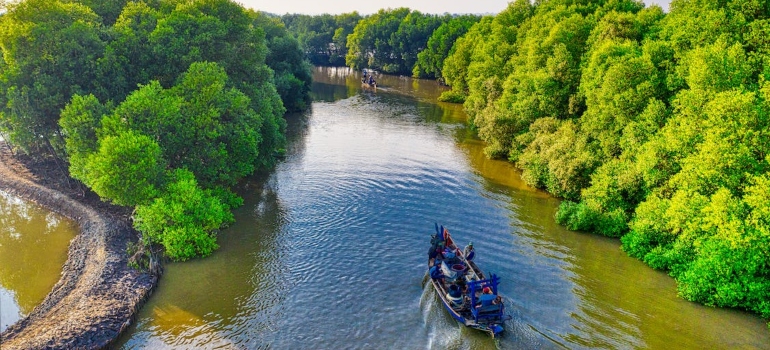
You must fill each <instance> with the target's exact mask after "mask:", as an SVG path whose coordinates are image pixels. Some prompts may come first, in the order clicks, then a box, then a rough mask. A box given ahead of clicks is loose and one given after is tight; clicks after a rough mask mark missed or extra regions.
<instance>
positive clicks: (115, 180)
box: [77, 130, 165, 206]
mask: <svg viewBox="0 0 770 350" xmlns="http://www.w3.org/2000/svg"><path fill="white" fill-rule="evenodd" d="M164 169H165V162H164V160H163V158H162V156H161V149H160V146H159V145H158V144H157V143H156V142H155V141H154V140H153V139H152V138H150V137H148V136H145V135H141V134H138V133H135V132H133V131H131V130H128V131H125V132H122V133H120V134H117V135H115V136H107V137H104V138H102V139H101V140H100V141H99V149H98V150H97V151H96V152H95V153H93V154H91V155H90V156H89V157H88V159H87V160H86V162H85V164H84V166H83V169H82V170H78V171H77V174H82V175H83V177H82V178H81V179H80V180H82V181H83V183H85V184H86V185H88V186H89V187H91V189H92V190H94V192H96V194H98V195H99V196H100V197H102V198H104V199H108V200H110V201H112V202H113V203H115V204H118V205H126V206H134V205H139V204H145V203H148V202H150V201H151V200H152V199H153V198H154V197H155V196H157V192H158V187H159V185H160V184H161V183H162V177H161V176H162V174H163V170H164Z"/></svg>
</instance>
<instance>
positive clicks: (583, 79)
mask: <svg viewBox="0 0 770 350" xmlns="http://www.w3.org/2000/svg"><path fill="white" fill-rule="evenodd" d="M768 23H770V5H768V3H767V2H764V1H757V0H675V1H674V2H673V3H672V4H671V12H670V13H668V14H664V13H663V12H662V10H661V9H660V8H658V7H651V8H643V7H642V5H641V3H640V2H636V1H629V0H617V1H615V0H613V1H602V0H594V1H573V0H548V1H539V2H535V4H534V5H530V4H529V2H528V1H519V2H515V3H512V4H510V5H509V7H508V9H507V10H506V11H504V12H502V13H500V14H498V15H497V16H495V17H494V18H491V19H490V18H484V19H482V20H481V21H480V22H478V23H477V24H475V25H474V26H473V27H471V29H470V30H469V31H468V32H467V33H466V34H465V35H464V36H463V37H461V38H459V39H457V41H456V42H455V47H454V49H453V52H452V54H451V55H450V56H449V57H447V58H446V60H445V63H444V68H443V72H442V73H443V76H444V77H445V78H446V81H447V83H448V84H449V85H451V86H452V88H453V90H452V92H451V93H447V98H449V97H452V96H458V98H459V97H465V103H464V107H465V109H466V111H467V112H468V114H469V117H470V121H469V122H470V123H471V124H472V126H474V127H475V130H477V131H478V134H479V137H480V138H481V139H483V140H484V141H485V142H486V143H487V148H486V149H485V152H486V153H487V154H488V155H489V156H491V157H499V158H508V159H509V160H510V161H512V162H515V163H516V165H517V166H518V167H519V168H521V169H522V178H523V179H524V180H525V181H526V182H527V183H529V184H530V185H533V186H536V187H540V188H544V189H546V190H548V191H549V192H551V193H552V194H554V195H556V196H559V197H563V198H565V199H567V201H564V202H563V203H562V205H561V206H560V208H559V211H558V213H557V214H556V220H557V221H558V222H559V223H561V224H563V225H565V226H567V227H568V228H570V229H573V230H581V231H592V232H597V233H600V234H603V235H607V236H612V237H621V242H622V248H623V249H624V250H625V251H626V252H627V253H628V254H629V255H631V256H634V257H636V258H639V259H641V260H643V261H644V262H645V263H647V264H649V265H650V266H652V267H653V268H656V269H662V270H667V271H668V272H669V273H670V274H671V275H672V276H673V277H674V278H676V279H677V281H678V282H679V293H680V295H681V296H682V297H684V298H687V299H690V300H695V301H699V302H702V303H705V304H708V305H715V306H726V307H736V308H743V309H747V310H752V311H754V312H757V313H759V314H761V315H762V316H764V317H769V316H770V238H768V237H770V234H768V232H770V231H768V226H767V224H768V219H767V218H768V217H770V210H768V209H767V208H768V206H767V203H770V200H768V198H770V197H769V196H768V191H767V188H770V187H769V185H770V180H768V174H769V173H768V171H770V163H769V161H770V156H768V154H770V133H768V131H767V130H769V129H770V128H769V127H770V125H769V124H768V123H770V102H768V101H770V84H768V83H767V82H768V81H770V69H768V68H767V67H768V62H770V41H768V40H767V37H768V33H770V25H768Z"/></svg>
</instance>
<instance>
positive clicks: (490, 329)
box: [428, 224, 510, 338]
mask: <svg viewBox="0 0 770 350" xmlns="http://www.w3.org/2000/svg"><path fill="white" fill-rule="evenodd" d="M436 248H438V249H442V250H443V251H444V253H443V256H442V254H438V255H437V256H436V258H435V259H429V261H428V269H429V270H428V274H429V276H430V280H431V284H432V285H433V288H434V289H435V290H436V293H438V295H439V298H440V299H441V302H442V303H443V304H444V307H445V308H446V309H447V311H449V314H450V315H452V318H454V319H455V320H457V322H459V323H460V324H463V325H465V326H467V327H470V328H474V329H478V330H480V331H483V332H486V333H488V334H489V335H491V336H492V337H493V338H494V337H497V336H499V335H500V334H501V333H502V332H503V330H504V329H505V328H504V323H505V321H507V320H509V319H510V316H507V315H506V314H505V305H504V304H503V302H502V298H501V297H500V296H499V295H498V293H497V286H498V284H499V283H500V277H498V276H497V275H495V274H492V275H491V276H489V277H487V276H485V275H484V273H483V272H482V271H481V269H479V267H478V266H477V265H476V263H475V262H473V261H472V260H467V259H466V258H465V256H464V255H463V252H462V251H461V250H460V249H459V248H458V247H457V246H456V245H455V243H454V241H453V240H452V237H451V236H450V235H449V231H447V230H446V229H444V227H443V226H441V228H439V227H438V224H436V234H435V235H433V239H432V240H431V249H436ZM434 265H435V266H436V269H439V270H440V271H441V275H442V277H441V278H434V277H436V272H435V270H434V269H433V266H434Z"/></svg>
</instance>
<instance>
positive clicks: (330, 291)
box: [118, 68, 770, 349]
mask: <svg viewBox="0 0 770 350" xmlns="http://www.w3.org/2000/svg"><path fill="white" fill-rule="evenodd" d="M358 74H359V73H358V72H351V71H349V70H347V69H344V68H316V69H315V70H314V80H315V81H314V83H313V95H314V99H315V102H314V103H313V105H312V110H311V111H309V112H308V113H305V114H302V115H294V116H289V117H288V120H289V146H288V148H287V156H286V158H285V160H283V161H282V162H281V163H280V164H279V165H278V166H277V168H276V169H275V170H274V171H272V172H271V173H268V174H261V175H258V176H255V177H254V178H253V179H251V180H250V181H246V182H244V183H243V185H242V186H240V188H239V189H238V190H239V193H240V194H241V195H242V196H244V199H245V204H244V206H242V207H241V208H239V209H237V210H236V212H235V214H236V220H237V222H236V223H235V224H234V225H232V226H231V227H229V228H227V229H225V230H223V231H222V232H221V234H220V235H219V238H218V240H219V244H220V245H221V248H220V249H219V250H218V251H216V252H215V253H214V254H213V255H212V256H211V257H209V258H206V259H198V260H194V261H190V262H185V263H172V264H168V265H167V266H166V270H165V273H164V275H163V277H162V278H161V280H160V283H159V286H158V289H157V290H156V292H155V293H154V294H153V296H152V297H151V298H150V300H149V302H148V303H147V304H146V305H145V306H144V307H143V308H142V310H141V312H140V314H139V316H138V318H137V321H136V322H135V324H134V325H133V326H132V328H131V329H130V331H129V332H128V333H127V334H125V335H124V336H123V337H122V338H121V339H120V342H119V344H118V347H121V348H124V349H138V348H152V349H157V348H249V349H255V348H271V349H494V348H501V349H551V348H554V349H556V348H565V347H566V348H607V349H726V348H730V349H762V348H764V349H768V348H770V331H768V327H767V325H766V323H765V321H763V320H762V319H760V318H759V317H756V316H754V315H751V314H748V313H745V312H741V311H736V310H725V309H714V308H709V307H704V306H701V305H697V304H694V303H690V302H687V301H685V300H682V299H679V298H677V297H676V285H675V282H674V281H673V280H672V279H671V278H670V277H668V276H667V275H666V274H665V273H663V272H660V271H655V270H652V269H650V268H649V267H647V266H646V265H644V264H642V263H641V262H639V261H637V260H635V259H632V258H629V257H628V256H626V254H625V253H623V252H622V251H621V250H620V243H619V241H618V240H616V239H608V238H604V237H600V236H597V235H593V234H585V233H578V232H572V231H568V230H566V229H564V228H563V227H561V226H559V225H557V224H555V223H554V219H553V216H554V213H555V211H556V208H557V206H558V204H559V201H558V200H557V199H554V198H552V197H550V196H549V195H547V194H546V193H543V192H541V191H538V190H535V189H532V188H530V187H528V186H526V185H525V184H524V183H523V182H522V181H521V179H520V177H519V173H518V172H517V170H516V169H515V168H513V167H512V166H511V165H510V164H508V163H506V162H502V161H492V160H488V159H486V158H485V157H484V155H483V152H482V150H483V144H482V143H481V142H480V141H478V140H477V139H475V138H474V137H473V135H472V133H471V132H470V131H469V130H468V128H467V127H466V124H465V119H466V116H465V114H464V113H463V111H462V108H461V106H458V105H452V104H444V103H437V102H435V101H436V100H435V99H436V97H437V95H438V93H440V92H441V90H442V88H441V87H439V86H437V85H436V83H435V82H433V81H425V80H413V79H410V78H405V77H401V78H399V77H387V76H382V77H380V78H379V79H378V82H379V84H380V88H378V89H377V91H371V90H364V89H362V86H361V84H360V82H359V80H358V79H359V75H358ZM434 222H438V223H439V224H443V225H445V226H447V227H448V228H449V230H450V231H451V232H452V234H453V236H454V237H455V239H456V240H457V241H458V242H460V243H461V244H463V245H464V244H465V243H467V242H468V241H473V243H474V246H475V247H476V251H477V254H478V256H477V262H478V263H479V265H480V266H481V267H482V268H483V269H484V270H485V271H489V272H494V273H496V274H498V275H500V276H501V277H502V279H503V281H502V284H501V287H500V288H501V292H502V294H503V295H504V296H505V300H506V304H507V307H508V310H509V312H510V313H511V315H512V317H513V320H512V321H511V322H510V323H509V324H508V325H507V326H506V334H505V336H504V337H502V338H501V339H491V338H489V337H488V336H486V335H485V334H482V333H480V332H477V331H473V330H470V329H466V328H464V327H461V326H459V325H458V324H457V323H456V322H454V321H453V320H452V319H451V318H450V316H449V315H448V313H447V312H446V311H445V310H443V308H442V306H441V304H440V302H439V300H438V299H437V297H436V296H435V293H434V292H433V291H432V289H431V288H429V287H427V286H426V284H425V271H426V263H427V254H426V252H427V248H428V244H429V238H430V234H431V233H432V232H433V225H434Z"/></svg>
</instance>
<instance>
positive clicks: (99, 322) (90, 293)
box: [0, 142, 157, 350]
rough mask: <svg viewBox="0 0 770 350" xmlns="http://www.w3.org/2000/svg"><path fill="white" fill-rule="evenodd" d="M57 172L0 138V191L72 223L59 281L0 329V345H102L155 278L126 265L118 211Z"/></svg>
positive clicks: (132, 235)
mask: <svg viewBox="0 0 770 350" xmlns="http://www.w3.org/2000/svg"><path fill="white" fill-rule="evenodd" d="M63 175H64V172H63V171H62V170H61V169H60V168H59V167H58V166H57V165H56V164H55V163H46V162H32V161H31V160H28V159H25V158H23V157H18V158H14V157H13V156H12V155H11V153H10V152H9V150H8V148H7V147H6V146H5V145H4V144H2V143H1V142H0V189H1V190H3V191H5V192H8V193H10V194H13V195H15V196H18V197H20V198H24V199H27V200H30V201H33V202H36V203H38V204H40V205H43V206H44V207H46V208H49V209H51V210H53V211H55V212H57V213H60V214H62V215H65V216H67V217H69V218H71V219H72V220H75V221H76V222H77V223H78V225H79V226H80V233H79V234H78V235H77V236H76V237H75V238H74V239H73V240H72V242H70V246H69V252H68V256H67V261H66V262H65V264H64V267H63V268H62V274H61V278H60V279H59V282H58V283H56V285H55V286H54V287H53V289H52V290H51V292H50V293H49V294H48V296H46V298H45V300H44V301H43V302H42V303H41V304H40V305H38V306H37V307H36V308H35V309H34V310H33V311H32V312H31V313H30V314H29V315H28V316H27V317H26V318H24V319H21V320H19V322H17V323H16V324H14V325H12V326H10V327H9V328H8V329H6V330H5V331H4V332H3V333H1V334H0V348H2V349H3V350H7V349H39V348H66V349H72V348H78V349H80V348H102V347H106V346H108V345H109V344H110V343H112V342H113V341H114V340H115V339H116V338H117V337H118V335H119V334H120V333H121V332H122V331H124V330H125V329H126V328H127V327H128V326H129V325H130V323H131V322H132V319H133V317H134V314H135V313H136V311H137V310H138V308H139V306H140V305H141V303H142V302H143V301H144V300H145V299H146V298H147V297H148V296H149V294H150V293H151V291H152V289H153V288H154V286H155V284H156V282H157V276H154V275H151V274H148V273H140V272H138V271H136V270H134V269H132V268H130V267H128V256H127V254H126V245H127V244H128V242H131V241H136V239H137V236H136V232H135V231H134V230H133V229H132V228H131V226H130V223H129V220H128V214H129V213H128V212H126V209H125V208H119V207H114V206H111V205H108V204H105V203H102V202H101V201H99V199H98V197H96V196H95V195H94V194H93V193H89V192H87V191H85V190H84V189H83V188H82V187H81V186H78V185H77V184H76V183H75V182H74V181H72V180H71V179H68V178H67V177H66V176H63ZM44 258H45V257H41V259H44Z"/></svg>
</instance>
